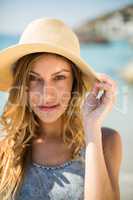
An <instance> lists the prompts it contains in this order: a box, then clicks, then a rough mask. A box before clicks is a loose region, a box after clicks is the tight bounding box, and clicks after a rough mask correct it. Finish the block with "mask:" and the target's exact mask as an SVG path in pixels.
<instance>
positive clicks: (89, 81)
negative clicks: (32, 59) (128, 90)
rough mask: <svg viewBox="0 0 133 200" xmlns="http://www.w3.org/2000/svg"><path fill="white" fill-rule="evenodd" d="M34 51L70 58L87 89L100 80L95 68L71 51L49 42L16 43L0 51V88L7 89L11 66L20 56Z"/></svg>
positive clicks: (9, 82) (11, 78)
mask: <svg viewBox="0 0 133 200" xmlns="http://www.w3.org/2000/svg"><path fill="white" fill-rule="evenodd" d="M36 52H51V53H56V54H59V55H62V56H64V57H66V58H68V59H69V60H71V61H72V62H73V63H74V64H75V65H76V66H77V67H79V69H80V70H81V71H82V72H83V80H84V82H85V85H86V88H87V89H88V90H89V89H90V87H91V86H92V85H93V84H94V82H95V81H96V80H98V81H101V80H100V77H99V76H98V74H97V73H96V72H95V70H94V69H93V68H92V67H91V66H90V65H89V64H88V63H86V62H85V61H84V60H83V59H82V58H81V57H80V56H77V55H76V54H74V53H73V52H71V51H68V50H66V49H64V48H62V47H59V46H57V45H55V44H50V43H47V42H46V43H29V44H19V43H18V44H16V45H12V46H10V47H8V48H5V49H4V50H2V51H0V90H1V91H6V92H7V91H8V90H9V89H10V87H11V85H12V81H13V77H12V70H11V66H12V65H13V64H14V63H15V62H16V61H17V60H18V59H19V58H21V57H23V56H25V55H27V54H30V53H36Z"/></svg>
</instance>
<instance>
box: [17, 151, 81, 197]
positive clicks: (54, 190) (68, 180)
mask: <svg viewBox="0 0 133 200" xmlns="http://www.w3.org/2000/svg"><path fill="white" fill-rule="evenodd" d="M79 155H80V158H77V159H73V160H70V161H68V162H65V163H64V164H62V165H56V166H52V167H48V166H45V165H40V164H37V163H35V162H33V161H32V162H31V163H30V165H29V166H28V168H27V170H26V174H25V176H24V180H23V183H22V185H21V188H20V191H19V195H18V196H17V200H83V199H84V174H85V164H84V158H85V149H84V148H82V149H81V150H80V154H79Z"/></svg>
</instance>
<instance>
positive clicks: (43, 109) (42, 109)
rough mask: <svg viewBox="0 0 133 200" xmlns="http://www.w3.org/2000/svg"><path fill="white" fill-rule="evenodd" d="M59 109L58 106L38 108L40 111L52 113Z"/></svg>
mask: <svg viewBox="0 0 133 200" xmlns="http://www.w3.org/2000/svg"><path fill="white" fill-rule="evenodd" d="M58 107H59V104H57V105H53V106H38V108H39V109H40V110H41V111H52V110H55V109H56V108H58Z"/></svg>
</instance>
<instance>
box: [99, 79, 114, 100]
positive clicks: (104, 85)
mask: <svg viewBox="0 0 133 200" xmlns="http://www.w3.org/2000/svg"><path fill="white" fill-rule="evenodd" d="M99 88H102V89H103V90H104V91H105V96H106V97H109V98H112V97H113V96H115V94H116V91H115V90H114V88H113V87H112V85H109V84H107V83H99Z"/></svg>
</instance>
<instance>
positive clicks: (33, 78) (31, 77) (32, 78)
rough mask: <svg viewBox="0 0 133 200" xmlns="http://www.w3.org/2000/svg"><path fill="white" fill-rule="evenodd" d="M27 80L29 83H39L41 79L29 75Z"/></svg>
mask: <svg viewBox="0 0 133 200" xmlns="http://www.w3.org/2000/svg"><path fill="white" fill-rule="evenodd" d="M29 80H30V81H41V79H39V78H37V77H35V76H32V75H30V77H29Z"/></svg>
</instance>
